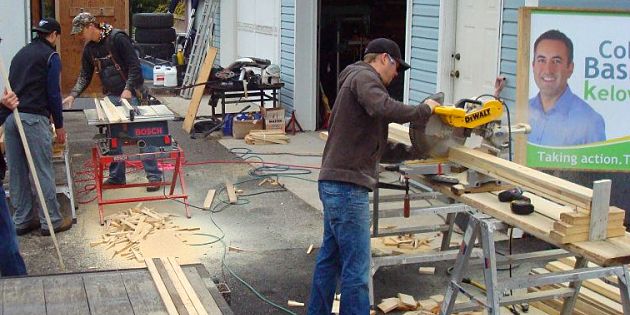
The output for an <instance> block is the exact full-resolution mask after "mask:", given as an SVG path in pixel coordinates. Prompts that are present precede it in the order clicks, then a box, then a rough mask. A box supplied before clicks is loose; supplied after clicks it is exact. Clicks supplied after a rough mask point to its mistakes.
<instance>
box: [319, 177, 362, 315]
mask: <svg viewBox="0 0 630 315" xmlns="http://www.w3.org/2000/svg"><path fill="white" fill-rule="evenodd" d="M319 198H320V199H321V201H322V204H323V205H324V239H323V241H322V247H321V249H320V250H319V254H318V255H317V262H316V264H315V271H314V273H313V285H312V288H311V296H310V300H309V305H308V314H311V315H314V314H322V315H323V314H326V315H328V314H330V313H331V309H332V302H333V298H334V294H335V288H336V286H337V281H339V280H341V307H340V314H344V315H350V314H360V315H364V314H369V313H370V300H369V296H368V295H369V292H368V277H369V269H370V208H369V201H368V189H367V188H365V187H362V186H358V185H355V184H351V183H345V182H338V181H319Z"/></svg>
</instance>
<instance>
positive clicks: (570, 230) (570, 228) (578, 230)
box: [553, 221, 623, 235]
mask: <svg viewBox="0 0 630 315" xmlns="http://www.w3.org/2000/svg"><path fill="white" fill-rule="evenodd" d="M613 223H615V224H612V225H608V231H610V230H613V229H615V228H618V227H623V222H622V221H619V222H613ZM553 230H554V231H556V232H558V233H560V234H563V235H573V234H582V233H588V230H589V226H588V225H572V224H566V223H564V222H562V221H556V222H554V223H553Z"/></svg>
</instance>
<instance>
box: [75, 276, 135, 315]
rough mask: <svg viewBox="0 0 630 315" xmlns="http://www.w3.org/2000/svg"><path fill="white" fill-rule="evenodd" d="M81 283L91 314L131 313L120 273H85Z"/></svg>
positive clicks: (115, 314)
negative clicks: (83, 286)
mask: <svg viewBox="0 0 630 315" xmlns="http://www.w3.org/2000/svg"><path fill="white" fill-rule="evenodd" d="M83 283H84V285H85V292H86V294H87V299H88V305H89V307H90V312H91V313H92V314H111V315H120V314H133V309H132V308H131V303H130V302H129V297H128V296H127V291H126V290H125V286H124V284H123V282H122V277H121V275H120V273H91V274H85V275H83Z"/></svg>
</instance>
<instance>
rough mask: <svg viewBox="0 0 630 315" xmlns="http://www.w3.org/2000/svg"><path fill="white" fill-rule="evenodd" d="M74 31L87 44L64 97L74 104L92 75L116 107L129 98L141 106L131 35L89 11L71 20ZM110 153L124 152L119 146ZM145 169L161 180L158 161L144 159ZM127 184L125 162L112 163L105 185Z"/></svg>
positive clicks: (139, 78) (139, 73)
mask: <svg viewBox="0 0 630 315" xmlns="http://www.w3.org/2000/svg"><path fill="white" fill-rule="evenodd" d="M72 34H73V35H81V37H82V38H83V40H85V42H86V44H85V47H84V48H83V56H82V57H81V71H80V72H79V78H78V79H77V83H76V84H75V85H74V88H73V89H72V92H70V96H68V97H66V99H64V100H63V103H64V104H66V106H68V107H71V106H72V103H73V102H74V99H75V98H76V97H78V96H79V95H81V93H82V92H83V91H84V90H85V89H86V88H87V87H88V85H90V82H91V81H92V75H93V74H94V72H95V71H96V73H97V74H98V75H99V77H100V78H101V83H102V84H103V93H104V94H105V95H106V96H107V97H108V98H109V99H110V100H111V101H112V103H114V104H115V105H117V106H120V105H121V102H120V100H121V98H124V99H128V100H129V102H130V103H131V104H132V105H138V103H139V102H138V98H137V97H139V96H140V95H137V94H136V91H137V90H138V89H140V88H142V84H143V83H144V78H143V77H142V70H141V69H140V61H139V60H138V57H137V55H136V52H135V51H134V49H133V45H132V42H131V39H130V38H129V36H128V35H127V34H126V33H125V32H124V31H121V30H118V29H114V28H113V27H112V26H111V25H109V24H106V23H98V22H97V21H96V19H95V18H94V16H92V14H90V13H88V12H82V13H79V14H78V15H77V16H76V17H75V18H74V19H73V20H72ZM156 150H157V148H155V147H153V146H146V147H144V148H141V149H140V152H141V153H148V152H155V151H156ZM111 154H122V149H121V148H120V147H119V148H118V149H116V150H112V151H111ZM142 163H143V164H144V170H145V172H146V173H147V179H148V180H149V182H161V181H162V172H161V171H160V169H159V168H158V166H157V162H156V161H155V160H143V161H142ZM125 183H126V178H125V163H124V162H114V163H111V164H110V166H109V179H107V180H106V181H105V183H104V184H107V185H121V184H125ZM158 189H159V185H153V186H147V191H157V190H158Z"/></svg>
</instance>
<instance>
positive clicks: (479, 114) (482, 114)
mask: <svg viewBox="0 0 630 315" xmlns="http://www.w3.org/2000/svg"><path fill="white" fill-rule="evenodd" d="M488 115H490V108H486V109H484V110H482V111H478V112H475V113H472V114H470V115H466V118H465V120H466V123H469V122H472V121H475V120H477V119H481V118H484V117H486V116H488Z"/></svg>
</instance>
